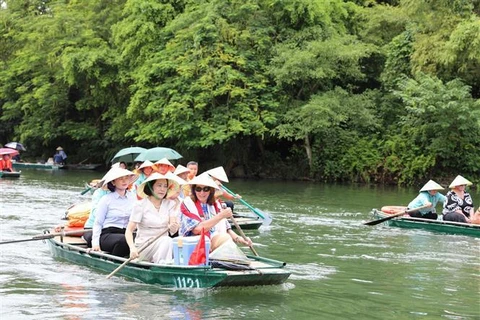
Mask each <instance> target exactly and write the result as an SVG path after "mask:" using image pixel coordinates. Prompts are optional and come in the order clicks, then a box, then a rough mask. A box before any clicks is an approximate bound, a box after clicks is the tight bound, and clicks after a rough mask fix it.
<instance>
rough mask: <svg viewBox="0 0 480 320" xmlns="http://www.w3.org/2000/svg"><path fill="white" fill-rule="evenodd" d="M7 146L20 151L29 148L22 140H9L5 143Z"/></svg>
mask: <svg viewBox="0 0 480 320" xmlns="http://www.w3.org/2000/svg"><path fill="white" fill-rule="evenodd" d="M5 147H6V148H10V149H15V150H19V151H27V149H26V148H25V147H24V146H23V144H21V143H20V142H9V143H7V144H6V145H5Z"/></svg>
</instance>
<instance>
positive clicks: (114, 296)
mask: <svg viewBox="0 0 480 320" xmlns="http://www.w3.org/2000/svg"><path fill="white" fill-rule="evenodd" d="M101 175H102V174H101V173H95V172H81V171H77V172H75V171H62V170H58V171H41V170H38V171H35V170H23V172H22V176H21V177H20V178H19V179H0V189H1V195H0V200H1V204H0V223H1V225H0V228H1V235H0V240H1V241H6V240H13V239H26V238H30V237H32V236H34V235H37V234H39V233H42V231H43V230H44V229H49V228H51V227H52V226H54V225H56V224H58V223H59V222H60V218H61V217H62V216H63V215H64V212H65V209H66V208H67V207H68V206H70V205H71V204H73V203H75V202H80V201H83V200H87V199H88V197H89V196H88V194H87V195H84V196H81V195H80V192H81V191H82V190H83V189H84V188H83V185H84V183H85V182H88V181H90V180H91V179H93V178H99V177H100V176H101ZM228 187H229V189H231V190H233V191H235V192H237V193H239V194H241V195H242V196H243V198H244V199H245V200H246V201H248V202H249V203H250V204H251V205H253V206H254V207H257V208H260V209H261V210H263V211H265V212H268V213H270V214H271V215H272V217H273V223H272V225H271V226H270V227H268V228H264V227H261V228H260V230H254V231H246V233H247V235H248V236H250V237H251V238H252V240H253V241H254V243H255V246H256V250H257V251H258V252H259V254H260V255H262V256H266V257H269V258H273V259H277V260H282V261H286V262H287V267H286V268H288V270H290V271H291V272H292V275H291V276H290V278H289V279H288V281H287V282H286V283H285V284H283V285H279V286H267V287H248V288H221V289H196V290H191V291H185V290H172V289H166V288H160V287H156V286H153V285H146V284H142V283H138V282H135V281H130V280H126V279H124V278H121V277H113V278H111V279H109V280H107V279H106V278H105V274H102V273H99V272H97V271H94V270H91V269H89V268H87V267H81V266H77V265H74V264H71V263H68V262H64V261H57V260H55V259H53V258H52V257H51V256H50V252H49V250H48V247H47V245H46V244H45V243H43V242H42V241H32V242H23V243H14V244H4V245H2V246H0V249H1V251H0V252H1V256H0V319H8V320H11V319H192V320H199V319H263V320H268V319H440V318H443V319H480V238H473V237H468V236H459V235H446V234H439V233H432V232H428V231H423V230H407V229H399V228H391V227H387V226H384V225H377V226H364V225H363V222H365V221H368V220H370V219H371V218H372V217H371V210H372V208H379V207H381V206H383V205H405V204H407V203H408V202H409V201H410V200H411V199H413V197H415V195H416V194H417V190H415V189H413V188H397V187H384V186H365V185H342V184H320V183H307V182H284V181H244V180H234V181H231V182H230V183H229V184H228ZM472 196H473V199H474V201H475V203H476V206H478V205H479V204H480V193H478V192H474V193H473V194H472ZM237 209H238V211H239V212H247V211H248V209H247V208H246V207H242V206H241V204H237Z"/></svg>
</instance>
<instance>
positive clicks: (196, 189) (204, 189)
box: [195, 187, 211, 192]
mask: <svg viewBox="0 0 480 320" xmlns="http://www.w3.org/2000/svg"><path fill="white" fill-rule="evenodd" d="M210 190H211V188H210V187H203V188H202V187H195V191H196V192H200V191H203V192H210Z"/></svg>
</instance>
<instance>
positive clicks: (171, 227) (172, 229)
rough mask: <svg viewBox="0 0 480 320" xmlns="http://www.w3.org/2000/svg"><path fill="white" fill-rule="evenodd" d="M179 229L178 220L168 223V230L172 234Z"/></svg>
mask: <svg viewBox="0 0 480 320" xmlns="http://www.w3.org/2000/svg"><path fill="white" fill-rule="evenodd" d="M178 229H180V225H179V224H178V222H177V221H172V222H170V223H169V224H168V232H169V233H170V234H175V233H177V231H178Z"/></svg>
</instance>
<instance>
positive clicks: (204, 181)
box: [188, 172, 220, 189]
mask: <svg viewBox="0 0 480 320" xmlns="http://www.w3.org/2000/svg"><path fill="white" fill-rule="evenodd" d="M188 184H190V185H201V186H207V187H212V188H214V189H220V187H219V186H218V185H217V184H216V183H215V181H213V179H212V178H210V176H209V175H208V174H207V173H206V172H204V173H202V174H201V175H199V176H196V177H195V178H193V179H192V180H190V181H188Z"/></svg>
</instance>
